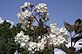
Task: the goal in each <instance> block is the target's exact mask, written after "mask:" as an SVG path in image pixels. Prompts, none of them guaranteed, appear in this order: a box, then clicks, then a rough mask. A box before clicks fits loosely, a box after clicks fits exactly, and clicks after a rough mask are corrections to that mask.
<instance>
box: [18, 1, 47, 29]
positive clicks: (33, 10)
mask: <svg viewBox="0 0 82 54" xmlns="http://www.w3.org/2000/svg"><path fill="white" fill-rule="evenodd" d="M38 13H43V16H44V15H45V16H44V18H45V20H46V21H47V16H48V10H47V6H46V4H45V3H39V4H38V5H37V6H34V5H33V4H31V3H29V2H25V3H24V5H23V6H21V12H20V13H18V14H17V16H18V18H19V22H20V23H21V24H22V26H21V27H22V28H23V29H26V27H30V26H29V25H30V24H31V23H32V22H33V21H34V19H35V18H38V17H37V15H38V16H40V14H38ZM44 13H46V14H44ZM43 16H41V17H40V18H43ZM28 19H29V20H28ZM43 21H44V19H43Z"/></svg>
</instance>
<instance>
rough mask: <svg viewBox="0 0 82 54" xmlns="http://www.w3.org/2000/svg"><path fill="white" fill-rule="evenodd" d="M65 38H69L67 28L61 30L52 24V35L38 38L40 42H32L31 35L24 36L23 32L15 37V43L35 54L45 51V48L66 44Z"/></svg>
mask: <svg viewBox="0 0 82 54" xmlns="http://www.w3.org/2000/svg"><path fill="white" fill-rule="evenodd" d="M65 36H67V30H66V29H65V28H61V29H59V28H58V27H57V25H54V24H50V33H48V34H44V35H43V36H42V38H41V36H38V39H39V40H38V42H33V41H30V36H29V35H24V32H23V31H21V32H20V33H18V34H17V35H16V36H15V41H16V42H18V43H20V47H23V48H26V49H28V51H30V52H32V53H34V52H36V51H43V50H44V49H45V47H50V46H54V47H56V45H60V44H62V43H63V42H66V39H65Z"/></svg>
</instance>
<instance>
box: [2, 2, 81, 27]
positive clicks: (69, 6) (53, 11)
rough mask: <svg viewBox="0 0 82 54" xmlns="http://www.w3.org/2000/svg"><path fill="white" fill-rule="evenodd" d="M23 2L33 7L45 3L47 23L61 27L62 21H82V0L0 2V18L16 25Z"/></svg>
mask: <svg viewBox="0 0 82 54" xmlns="http://www.w3.org/2000/svg"><path fill="white" fill-rule="evenodd" d="M24 2H31V3H33V4H35V5H37V4H38V3H43V2H44V3H46V4H47V6H48V11H49V19H50V20H49V22H48V24H50V23H52V22H56V23H57V24H58V25H59V27H61V26H63V22H64V20H66V21H67V22H69V23H73V22H74V21H75V20H76V19H77V18H81V19H82V0H0V17H3V19H5V20H6V19H8V20H11V21H13V22H15V24H16V23H18V17H17V13H18V12H20V6H21V5H23V3H24Z"/></svg>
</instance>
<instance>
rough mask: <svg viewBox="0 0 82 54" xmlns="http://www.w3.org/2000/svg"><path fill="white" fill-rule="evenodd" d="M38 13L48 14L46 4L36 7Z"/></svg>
mask: <svg viewBox="0 0 82 54" xmlns="http://www.w3.org/2000/svg"><path fill="white" fill-rule="evenodd" d="M36 11H37V12H48V10H47V5H46V4H45V3H39V4H38V5H37V6H36Z"/></svg>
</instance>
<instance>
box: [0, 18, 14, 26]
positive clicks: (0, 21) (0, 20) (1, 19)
mask: <svg viewBox="0 0 82 54" xmlns="http://www.w3.org/2000/svg"><path fill="white" fill-rule="evenodd" d="M6 21H7V22H10V23H11V27H12V26H13V25H14V22H12V21H10V20H6ZM3 22H4V20H3V18H2V17H0V24H1V23H3Z"/></svg>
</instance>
